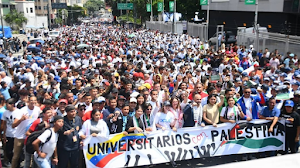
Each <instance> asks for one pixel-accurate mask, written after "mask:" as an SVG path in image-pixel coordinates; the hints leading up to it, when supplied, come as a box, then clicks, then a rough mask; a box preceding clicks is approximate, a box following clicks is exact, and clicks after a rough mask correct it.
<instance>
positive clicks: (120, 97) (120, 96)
mask: <svg viewBox="0 0 300 168" xmlns="http://www.w3.org/2000/svg"><path fill="white" fill-rule="evenodd" d="M118 100H126V98H125V97H124V96H123V95H119V96H118Z"/></svg>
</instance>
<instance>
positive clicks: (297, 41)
mask: <svg viewBox="0 0 300 168" xmlns="http://www.w3.org/2000/svg"><path fill="white" fill-rule="evenodd" d="M244 30H246V29H238V32H237V44H238V45H245V46H247V47H249V45H253V46H255V47H256V50H257V51H259V50H263V51H264V49H265V48H268V49H269V51H271V52H272V51H274V50H275V49H277V50H278V51H279V53H280V54H282V55H285V54H286V53H287V52H292V53H295V54H297V55H299V54H300V47H299V46H300V37H298V36H288V35H285V34H280V33H270V32H259V33H258V40H257V36H256V33H255V32H254V31H253V32H249V31H244ZM257 43H258V45H257Z"/></svg>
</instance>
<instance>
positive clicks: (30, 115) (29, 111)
mask: <svg viewBox="0 0 300 168" xmlns="http://www.w3.org/2000/svg"><path fill="white" fill-rule="evenodd" d="M36 103H37V98H36V97H35V96H32V97H30V98H29V103H28V106H25V107H23V108H22V109H21V110H20V111H19V112H18V113H14V118H15V119H14V122H13V124H12V128H16V127H17V128H16V133H15V140H14V156H13V158H12V165H11V167H12V168H17V167H18V165H19V158H20V155H21V152H23V146H24V140H25V138H26V135H25V133H26V131H27V130H28V127H29V126H30V124H31V123H32V122H33V121H34V120H36V119H37V118H38V116H39V114H40V108H39V107H37V106H36Z"/></svg>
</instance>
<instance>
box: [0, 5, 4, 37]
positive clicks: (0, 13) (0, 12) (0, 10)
mask: <svg viewBox="0 0 300 168" xmlns="http://www.w3.org/2000/svg"><path fill="white" fill-rule="evenodd" d="M0 5H1V8H0V15H1V26H2V35H3V36H2V37H3V38H4V37H5V32H4V25H3V14H2V9H3V8H2V3H1V4H0Z"/></svg>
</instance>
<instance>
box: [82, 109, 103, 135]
mask: <svg viewBox="0 0 300 168" xmlns="http://www.w3.org/2000/svg"><path fill="white" fill-rule="evenodd" d="M100 117H101V111H100V110H99V109H94V110H93V111H92V113H91V119H90V120H86V121H85V122H84V123H83V125H82V129H81V130H80V131H79V136H80V138H81V139H85V138H86V137H87V136H90V135H91V136H93V137H97V136H98V137H106V138H108V136H109V130H108V127H107V124H106V122H104V121H103V120H101V119H100Z"/></svg>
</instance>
